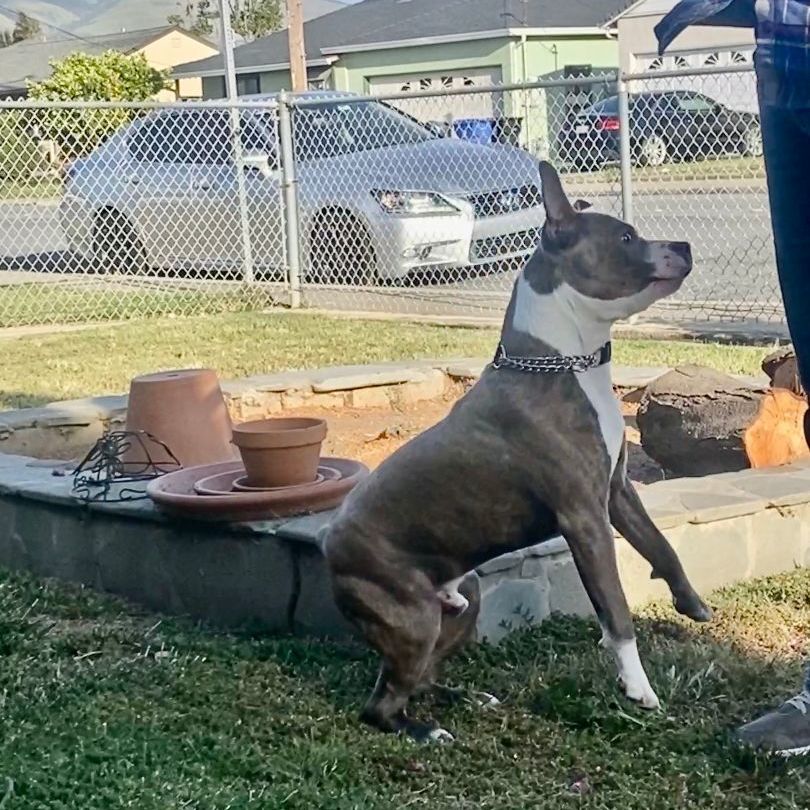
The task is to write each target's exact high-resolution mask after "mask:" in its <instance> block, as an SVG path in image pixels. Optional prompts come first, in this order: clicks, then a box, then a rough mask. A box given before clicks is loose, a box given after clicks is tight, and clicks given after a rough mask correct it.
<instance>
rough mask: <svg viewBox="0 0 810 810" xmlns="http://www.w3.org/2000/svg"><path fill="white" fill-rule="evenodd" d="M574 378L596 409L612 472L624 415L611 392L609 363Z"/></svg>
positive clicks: (620, 445) (621, 435) (621, 434)
mask: <svg viewBox="0 0 810 810" xmlns="http://www.w3.org/2000/svg"><path fill="white" fill-rule="evenodd" d="M576 378H577V382H578V383H579V384H580V387H581V388H582V390H583V391H584V392H585V396H586V397H588V401H589V402H590V403H591V405H592V406H593V409H594V410H595V411H596V417H597V419H598V420H599V429H600V430H601V431H602V439H603V441H604V442H605V447H606V448H607V452H608V455H609V456H610V472H611V473H612V472H613V471H614V470H615V469H616V463H617V462H618V460H619V455H620V454H621V451H622V443H623V442H624V417H623V416H622V412H621V409H620V408H619V402H618V400H617V399H616V395H615V394H614V393H613V383H612V382H611V379H610V364H608V365H606V366H600V367H599V368H594V369H591V370H590V371H583V372H582V373H580V374H577V375H576Z"/></svg>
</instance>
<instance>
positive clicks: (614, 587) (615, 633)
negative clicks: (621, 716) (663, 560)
mask: <svg viewBox="0 0 810 810" xmlns="http://www.w3.org/2000/svg"><path fill="white" fill-rule="evenodd" d="M576 505H577V509H575V510H574V511H573V512H572V513H571V514H568V515H560V516H559V519H560V528H561V529H562V533H563V536H564V537H565V539H566V540H567V541H568V545H569V547H570V549H571V554H572V555H573V557H574V562H575V563H576V566H577V570H578V571H579V575H580V578H581V579H582V584H583V585H584V586H585V590H586V591H587V592H588V596H589V597H590V599H591V602H592V603H593V607H594V610H595V611H596V615H597V617H598V619H599V623H600V625H601V626H602V644H603V645H604V646H605V647H607V648H609V649H610V650H611V651H612V652H613V654H614V656H615V657H616V664H617V666H618V670H619V681H620V683H621V685H622V689H623V690H624V693H625V694H626V695H627V697H628V698H630V699H631V700H634V701H636V702H637V703H640V704H641V705H642V706H643V707H644V708H645V709H657V708H658V707H659V705H660V704H659V701H658V696H657V695H656V694H655V692H654V691H653V688H652V686H650V681H649V679H648V678H647V673H646V672H645V671H644V666H643V665H642V663H641V659H640V658H639V655H638V647H637V646H636V637H635V631H634V629H633V619H632V617H631V616H630V609H629V607H628V606H627V599H626V597H625V595H624V591H623V590H622V585H621V582H620V580H619V570H618V567H617V564H616V549H615V545H614V540H613V532H612V530H611V528H610V524H609V522H608V519H607V514H606V510H605V507H604V504H600V503H591V504H586V505H584V506H585V508H583V504H582V503H581V501H577V504H576Z"/></svg>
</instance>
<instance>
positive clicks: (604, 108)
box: [588, 96, 619, 115]
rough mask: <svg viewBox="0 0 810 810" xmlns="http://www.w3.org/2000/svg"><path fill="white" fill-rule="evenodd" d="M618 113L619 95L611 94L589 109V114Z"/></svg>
mask: <svg viewBox="0 0 810 810" xmlns="http://www.w3.org/2000/svg"><path fill="white" fill-rule="evenodd" d="M618 114H619V98H618V96H611V97H610V98H606V99H603V100H602V101H598V102H597V103H596V104H594V105H593V106H592V107H591V108H590V109H589V110H588V115H618Z"/></svg>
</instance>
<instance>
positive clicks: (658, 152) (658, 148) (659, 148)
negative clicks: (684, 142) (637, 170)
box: [638, 135, 669, 166]
mask: <svg viewBox="0 0 810 810" xmlns="http://www.w3.org/2000/svg"><path fill="white" fill-rule="evenodd" d="M638 157H639V163H640V164H641V165H642V166H663V165H664V163H666V162H667V160H669V147H668V146H667V142H666V141H665V140H664V139H663V137H662V136H661V135H648V136H647V137H646V138H645V139H644V140H643V141H642V142H641V144H640V146H639V150H638Z"/></svg>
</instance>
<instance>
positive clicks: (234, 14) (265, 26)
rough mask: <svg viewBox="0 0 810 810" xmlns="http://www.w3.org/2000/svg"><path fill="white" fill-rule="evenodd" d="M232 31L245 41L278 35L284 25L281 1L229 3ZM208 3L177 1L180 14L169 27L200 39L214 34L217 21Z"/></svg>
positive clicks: (233, 0) (239, 0)
mask: <svg viewBox="0 0 810 810" xmlns="http://www.w3.org/2000/svg"><path fill="white" fill-rule="evenodd" d="M228 9H229V12H230V18H231V27H232V28H233V30H234V31H235V32H236V33H237V34H239V35H240V36H243V37H244V38H245V39H257V38H258V37H263V36H264V35H265V34H271V33H272V32H273V31H278V29H279V28H281V26H282V23H283V22H284V15H283V14H282V11H281V2H280V0H228ZM218 16H219V15H218V13H217V11H216V10H215V9H214V8H213V6H212V2H211V0H180V13H178V14H171V15H169V17H168V18H167V19H168V21H169V23H171V24H172V25H180V26H182V27H183V28H185V29H186V30H187V31H191V33H193V34H197V35H199V36H209V35H210V34H212V33H213V31H214V20H215V19H217V17H218Z"/></svg>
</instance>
